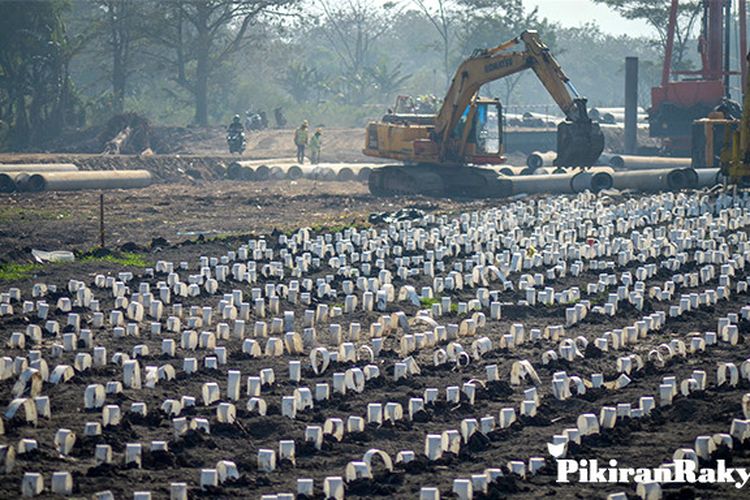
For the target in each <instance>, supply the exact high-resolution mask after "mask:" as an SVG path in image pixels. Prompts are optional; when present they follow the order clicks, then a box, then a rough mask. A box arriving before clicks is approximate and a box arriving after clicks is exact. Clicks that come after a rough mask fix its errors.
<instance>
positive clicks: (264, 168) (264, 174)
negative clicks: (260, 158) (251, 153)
mask: <svg viewBox="0 0 750 500" xmlns="http://www.w3.org/2000/svg"><path fill="white" fill-rule="evenodd" d="M253 170H254V171H255V180H257V181H267V180H268V179H269V178H270V177H271V169H270V168H268V165H258V166H257V167H255V168H254V169H253Z"/></svg>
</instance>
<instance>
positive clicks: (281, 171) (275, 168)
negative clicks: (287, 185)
mask: <svg viewBox="0 0 750 500" xmlns="http://www.w3.org/2000/svg"><path fill="white" fill-rule="evenodd" d="M269 168H270V172H269V177H270V178H271V179H273V180H277V181H280V180H282V179H286V171H287V168H286V167H281V166H279V165H272V166H271V167H269Z"/></svg>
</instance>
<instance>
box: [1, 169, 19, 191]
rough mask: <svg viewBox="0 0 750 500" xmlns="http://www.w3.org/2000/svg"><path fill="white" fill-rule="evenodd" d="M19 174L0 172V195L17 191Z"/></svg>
mask: <svg viewBox="0 0 750 500" xmlns="http://www.w3.org/2000/svg"><path fill="white" fill-rule="evenodd" d="M16 174H17V172H0V193H12V192H14V191H15V190H16Z"/></svg>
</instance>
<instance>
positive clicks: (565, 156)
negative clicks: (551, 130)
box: [555, 121, 604, 167]
mask: <svg viewBox="0 0 750 500" xmlns="http://www.w3.org/2000/svg"><path fill="white" fill-rule="evenodd" d="M602 151H604V134H602V130H601V129H600V128H599V124H598V123H595V122H594V123H575V122H570V121H564V122H561V123H560V124H559V125H558V126H557V159H556V160H555V165H556V166H558V167H590V166H591V165H596V162H597V161H598V160H599V157H600V156H601V155H602Z"/></svg>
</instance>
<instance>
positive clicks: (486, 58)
mask: <svg viewBox="0 0 750 500" xmlns="http://www.w3.org/2000/svg"><path fill="white" fill-rule="evenodd" d="M521 44H523V45H524V50H520V51H509V49H512V48H514V47H516V46H518V45H521ZM527 69H531V70H533V71H534V73H535V74H536V76H537V77H538V78H539V80H540V81H541V82H542V85H544V87H545V88H546V89H547V91H548V92H549V94H550V95H551V96H552V98H553V99H554V100H555V102H556V103H557V105H558V106H559V107H560V109H561V110H562V111H563V113H564V114H565V117H566V119H565V121H563V122H561V123H560V124H559V125H558V130H557V159H556V160H555V165H557V166H559V167H587V166H591V165H594V163H595V162H596V161H597V160H598V159H599V156H600V155H601V153H602V150H603V149H604V135H603V134H602V132H601V130H600V128H599V124H598V123H597V122H594V121H592V120H591V119H590V118H589V116H588V110H587V109H586V99H585V98H583V97H581V96H580V95H579V94H578V92H577V91H576V89H575V87H574V86H573V85H572V83H571V82H570V80H569V79H568V77H567V76H566V75H565V73H564V72H563V70H562V68H561V67H560V65H559V64H558V62H557V61H556V60H555V58H554V57H553V56H552V54H551V53H550V50H549V48H547V46H546V45H544V43H543V42H542V40H541V39H540V37H539V34H538V33H537V32H535V31H531V30H529V31H524V32H523V33H522V34H521V35H520V36H518V37H516V38H514V39H512V40H509V41H507V42H505V43H503V44H501V45H499V46H497V47H495V48H492V49H477V50H476V51H474V53H473V54H472V55H471V57H469V58H468V59H466V60H465V61H464V62H463V63H462V64H461V65H460V66H459V67H458V70H457V71H456V74H455V75H454V77H453V80H452V82H451V85H450V88H449V89H448V93H447V95H446V96H445V99H444V100H443V103H442V106H441V107H440V110H439V111H438V113H437V114H436V115H424V114H405V113H389V114H387V115H386V116H384V117H383V119H382V120H381V121H380V122H371V123H369V124H368V125H367V133H366V139H365V148H364V150H363V152H364V154H366V155H367V156H371V157H376V158H387V159H390V160H397V161H401V162H403V163H404V164H403V165H389V166H385V167H382V168H379V169H375V170H373V172H372V174H371V175H370V180H369V184H370V192H371V193H372V194H374V195H378V196H388V195H398V194H404V195H408V194H424V195H428V196H469V197H501V196H505V195H507V194H508V193H507V190H508V184H507V182H502V179H501V178H499V177H498V175H497V173H496V172H495V171H493V170H491V169H487V168H480V167H479V166H480V165H497V164H501V163H503V162H504V161H505V158H504V157H503V136H502V107H501V105H500V102H499V101H498V100H497V99H484V98H480V97H479V90H480V88H481V86H482V85H484V84H485V83H488V82H492V81H494V80H498V79H501V78H504V77H506V76H510V75H513V74H515V73H518V72H520V71H524V70H527Z"/></svg>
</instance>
